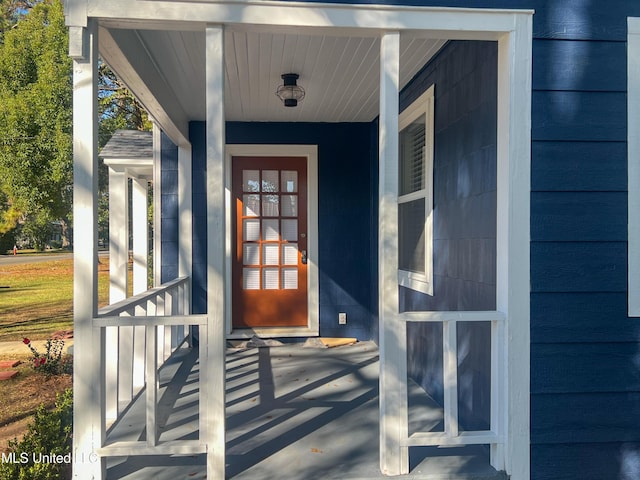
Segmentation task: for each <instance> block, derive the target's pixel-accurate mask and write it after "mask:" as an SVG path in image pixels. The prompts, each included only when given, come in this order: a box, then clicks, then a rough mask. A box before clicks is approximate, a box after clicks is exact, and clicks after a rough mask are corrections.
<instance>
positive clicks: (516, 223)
mask: <svg viewBox="0 0 640 480" xmlns="http://www.w3.org/2000/svg"><path fill="white" fill-rule="evenodd" d="M532 36H533V34H532V17H531V15H519V16H517V17H516V18H515V28H514V30H513V31H511V32H510V33H509V35H504V36H503V37H502V38H501V39H500V40H499V41H498V135H497V140H498V151H497V156H498V158H497V161H498V178H497V221H498V224H497V238H496V240H497V252H498V255H497V268H496V271H497V279H496V293H497V295H496V297H497V298H496V306H497V309H498V310H500V311H502V312H504V313H505V314H506V315H507V321H506V332H505V339H506V342H505V352H504V353H503V354H502V355H503V358H506V360H505V361H503V362H502V365H503V367H502V370H501V371H500V377H501V381H502V382H504V385H505V390H506V399H505V400H506V405H504V407H503V408H502V417H501V418H499V419H497V420H498V425H499V426H500V427H501V428H504V430H506V437H507V442H506V445H505V447H504V448H502V447H500V446H494V447H492V450H491V463H492V465H494V466H495V467H496V468H501V467H503V466H504V468H505V469H506V471H507V473H509V474H510V475H511V478H517V479H522V480H528V479H529V478H530V474H531V473H530V441H529V433H530V425H529V417H530V413H529V410H530V363H529V355H530V348H531V347H530V345H531V344H530V342H531V339H530V330H529V323H530V290H529V283H530V265H529V261H528V259H529V256H530V246H529V242H530V224H529V221H530V211H531V210H530V203H531V202H530V195H531V68H532V67H531V64H532V61H531V57H532V52H531V49H532ZM523 259H524V260H523ZM505 364H506V366H505ZM492 421H493V419H492ZM504 430H503V431H504Z"/></svg>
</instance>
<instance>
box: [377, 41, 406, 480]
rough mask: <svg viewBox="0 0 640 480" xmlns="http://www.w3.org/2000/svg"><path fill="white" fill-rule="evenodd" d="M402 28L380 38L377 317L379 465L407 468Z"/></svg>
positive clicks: (393, 470)
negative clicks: (401, 291) (401, 282)
mask: <svg viewBox="0 0 640 480" xmlns="http://www.w3.org/2000/svg"><path fill="white" fill-rule="evenodd" d="M399 84H400V33H399V32H386V33H384V34H383V35H382V38H381V39H380V139H379V142H380V144H379V162H380V165H379V171H380V179H379V193H378V195H379V199H378V201H379V222H380V224H379V230H378V242H379V247H378V277H379V287H378V295H379V300H378V301H379V309H378V311H379V321H380V470H381V471H382V473H384V474H385V475H401V474H406V473H409V449H408V447H406V446H402V443H404V442H405V439H406V438H407V401H406V391H404V382H405V379H406V376H407V365H406V361H407V358H406V355H407V353H406V350H407V347H406V343H407V339H406V333H405V328H404V325H403V324H401V323H400V319H399V310H398V309H399V306H398V305H399V298H398V110H399V106H398V103H399Z"/></svg>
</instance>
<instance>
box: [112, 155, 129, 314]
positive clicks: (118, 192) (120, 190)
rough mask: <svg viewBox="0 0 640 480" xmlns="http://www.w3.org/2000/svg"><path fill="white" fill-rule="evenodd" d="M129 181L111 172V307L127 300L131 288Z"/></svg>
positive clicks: (119, 174)
mask: <svg viewBox="0 0 640 480" xmlns="http://www.w3.org/2000/svg"><path fill="white" fill-rule="evenodd" d="M128 257H129V177H128V176H127V174H126V172H125V171H124V170H115V169H113V168H111V167H110V168H109V303H116V302H119V301H120V300H124V299H125V298H127V287H128V284H129V280H128V275H127V262H128V260H129V258H128Z"/></svg>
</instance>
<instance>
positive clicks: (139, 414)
mask: <svg viewBox="0 0 640 480" xmlns="http://www.w3.org/2000/svg"><path fill="white" fill-rule="evenodd" d="M198 372H199V366H198V362H197V352H190V351H189V350H187V349H184V350H183V351H181V352H180V354H179V355H177V356H175V357H174V358H172V359H171V360H170V361H169V362H168V363H167V365H165V367H163V369H162V370H161V375H160V387H161V388H160V392H159V396H158V397H159V398H160V402H159V419H158V423H159V425H161V430H160V440H161V441H164V440H175V439H197V435H198V432H197V429H198ZM422 393H424V392H422ZM226 402H227V415H226V417H227V425H226V427H227V478H228V479H234V480H245V479H252V480H268V479H278V480H283V479H284V480H298V479H300V480H309V479H323V480H325V479H326V480H330V479H334V480H338V479H340V480H347V479H348V480H356V479H358V480H365V479H367V480H373V479H385V478H390V477H385V476H383V475H382V474H381V473H380V470H379V468H378V464H379V459H378V350H377V347H376V345H375V344H374V343H370V342H361V343H359V344H357V345H353V346H348V347H338V348H332V349H314V348H303V347H301V346H300V345H287V346H283V347H274V348H260V349H251V350H232V349H230V350H229V351H228V354H227V396H226ZM420 403H421V406H420V407H418V408H420V409H422V410H423V411H422V412H417V415H418V417H423V418H424V417H430V416H431V417H432V416H433V409H434V408H436V409H437V406H436V407H434V406H433V405H427V404H425V402H420ZM144 415H145V412H144V405H143V402H142V401H138V402H136V403H135V404H134V405H133V406H132V407H131V408H130V409H129V411H128V412H127V413H126V415H125V416H124V418H123V419H122V420H121V421H120V422H118V424H116V425H115V426H114V428H113V429H112V431H111V432H110V434H109V440H113V441H115V440H138V439H144V429H143V427H141V425H143V424H144ZM410 453H411V455H410V463H411V473H410V474H409V475H405V476H400V477H395V478H398V479H416V480H418V479H425V478H429V479H437V480H445V479H452V480H453V479H456V480H459V479H465V480H468V479H474V480H475V479H478V480H479V479H482V480H499V479H503V478H505V477H504V476H503V475H502V474H500V473H497V472H496V471H495V470H494V469H493V468H491V467H490V466H489V463H488V458H487V455H486V454H485V449H483V448H482V447H466V448H445V449H439V448H418V447H416V448H412V449H411V452H410ZM204 461H205V460H204V456H202V455H199V456H182V457H180V456H172V457H168V456H154V457H151V456H146V457H128V458H111V459H109V461H108V467H109V470H108V474H107V478H108V479H110V480H111V479H126V480H137V479H149V478H154V479H161V480H162V479H167V480H177V479H202V478H206V475H205V467H204Z"/></svg>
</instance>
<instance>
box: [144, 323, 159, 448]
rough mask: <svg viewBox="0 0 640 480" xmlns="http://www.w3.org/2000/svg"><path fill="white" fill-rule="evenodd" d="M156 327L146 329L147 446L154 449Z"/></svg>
mask: <svg viewBox="0 0 640 480" xmlns="http://www.w3.org/2000/svg"><path fill="white" fill-rule="evenodd" d="M157 330H159V329H158V327H156V326H153V327H151V326H149V327H146V336H147V365H146V371H147V415H146V416H147V445H148V446H150V447H154V446H155V445H156V444H157V442H158V429H157V423H156V419H157V416H156V409H157V404H158V356H157V355H156V348H157V335H158V334H157Z"/></svg>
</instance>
